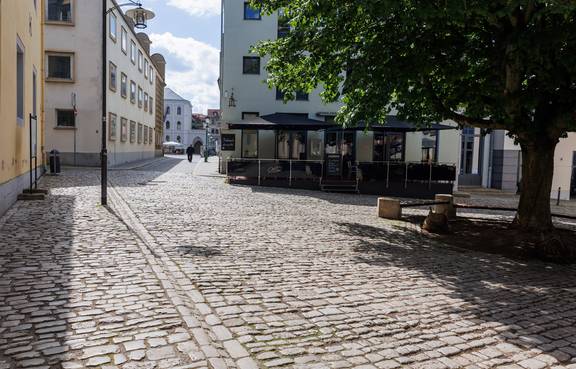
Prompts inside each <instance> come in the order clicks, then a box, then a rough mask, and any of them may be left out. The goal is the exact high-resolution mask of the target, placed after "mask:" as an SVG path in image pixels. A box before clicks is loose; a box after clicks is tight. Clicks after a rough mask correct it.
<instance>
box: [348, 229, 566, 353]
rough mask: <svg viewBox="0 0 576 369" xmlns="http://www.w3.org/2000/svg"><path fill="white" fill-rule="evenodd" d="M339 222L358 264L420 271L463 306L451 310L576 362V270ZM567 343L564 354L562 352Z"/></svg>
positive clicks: (405, 232)
mask: <svg viewBox="0 0 576 369" xmlns="http://www.w3.org/2000/svg"><path fill="white" fill-rule="evenodd" d="M338 225H339V226H340V227H341V229H342V232H343V233H345V234H347V235H349V236H351V237H352V242H353V243H354V244H353V245H352V246H353V250H354V251H355V253H356V257H355V260H356V262H358V263H362V264H368V265H372V266H378V267H382V268H387V267H393V268H402V269H408V270H412V271H417V272H419V273H421V274H422V275H423V276H424V278H426V279H428V280H432V281H434V282H435V283H437V284H438V285H440V286H441V287H443V288H444V289H447V290H449V291H451V292H448V293H447V295H448V296H449V297H451V298H454V299H456V300H460V301H463V302H464V303H463V304H461V303H455V304H453V306H452V307H450V308H451V309H452V311H450V312H449V313H452V314H459V315H460V316H464V317H466V318H467V319H481V320H482V321H484V322H485V323H492V322H497V323H500V324H501V325H503V326H504V328H505V329H504V330H502V331H501V332H499V335H500V336H501V337H503V338H504V339H505V340H506V341H507V342H508V343H512V344H515V345H517V346H520V347H526V348H529V349H531V348H537V349H539V350H542V351H544V352H548V353H550V354H551V355H552V356H555V357H556V358H557V359H558V360H559V361H561V362H568V361H569V360H570V358H571V357H572V358H574V357H576V349H575V348H574V346H575V345H576V342H574V337H575V336H574V334H575V331H574V327H575V326H576V312H575V310H574V306H575V304H576V278H574V276H576V268H574V267H568V266H559V265H555V264H546V263H542V262H530V263H521V262H516V261H511V260H509V259H505V258H503V257H498V256H494V255H489V254H482V253H479V252H474V251H467V250H464V249H458V248H448V247H444V246H443V245H441V244H439V243H436V244H435V243H434V241H431V240H430V239H428V238H425V237H423V236H420V235H419V234H417V233H415V232H414V231H409V230H407V229H395V230H387V229H383V228H377V227H373V226H368V225H363V224H357V223H339V224H338ZM568 276H572V277H571V278H568ZM422 308H423V309H426V307H424V306H422ZM488 327H489V326H487V328H488ZM566 339H567V340H566ZM570 341H571V342H570ZM562 345H564V346H565V348H567V350H566V351H565V352H560V351H559V349H561V348H562V347H563V346H562ZM570 350H572V351H570ZM567 352H572V354H567Z"/></svg>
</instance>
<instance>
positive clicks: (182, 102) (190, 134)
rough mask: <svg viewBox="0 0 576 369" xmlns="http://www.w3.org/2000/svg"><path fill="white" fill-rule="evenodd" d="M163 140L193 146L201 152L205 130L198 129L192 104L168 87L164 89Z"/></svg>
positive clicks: (196, 152) (195, 150)
mask: <svg viewBox="0 0 576 369" xmlns="http://www.w3.org/2000/svg"><path fill="white" fill-rule="evenodd" d="M164 109H165V112H164V141H165V142H178V143H181V144H183V145H184V146H186V147H188V146H192V147H194V153H195V154H201V150H202V148H203V147H204V141H205V137H206V131H205V130H204V129H199V128H198V127H197V126H196V124H195V122H194V120H193V119H192V104H191V103H190V101H188V100H186V99H184V98H183V97H181V96H180V95H178V94H177V93H176V92H174V91H173V90H172V89H170V88H166V89H165V90H164Z"/></svg>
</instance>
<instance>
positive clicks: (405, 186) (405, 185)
mask: <svg viewBox="0 0 576 369" xmlns="http://www.w3.org/2000/svg"><path fill="white" fill-rule="evenodd" d="M406 188H408V162H406V175H405V178H404V189H406Z"/></svg>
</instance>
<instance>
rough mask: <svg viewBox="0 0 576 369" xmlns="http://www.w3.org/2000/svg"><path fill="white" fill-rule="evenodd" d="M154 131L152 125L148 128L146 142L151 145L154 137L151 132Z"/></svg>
mask: <svg viewBox="0 0 576 369" xmlns="http://www.w3.org/2000/svg"><path fill="white" fill-rule="evenodd" d="M153 132H154V129H153V128H152V127H150V128H148V144H150V145H152V144H153V143H154V138H153V136H152V133H153Z"/></svg>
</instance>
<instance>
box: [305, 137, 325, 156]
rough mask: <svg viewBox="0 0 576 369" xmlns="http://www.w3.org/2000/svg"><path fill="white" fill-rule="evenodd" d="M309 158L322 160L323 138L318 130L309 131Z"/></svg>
mask: <svg viewBox="0 0 576 369" xmlns="http://www.w3.org/2000/svg"><path fill="white" fill-rule="evenodd" d="M306 141H308V158H309V159H310V160H322V138H321V137H319V135H318V133H317V132H308V137H307V140H306Z"/></svg>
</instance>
